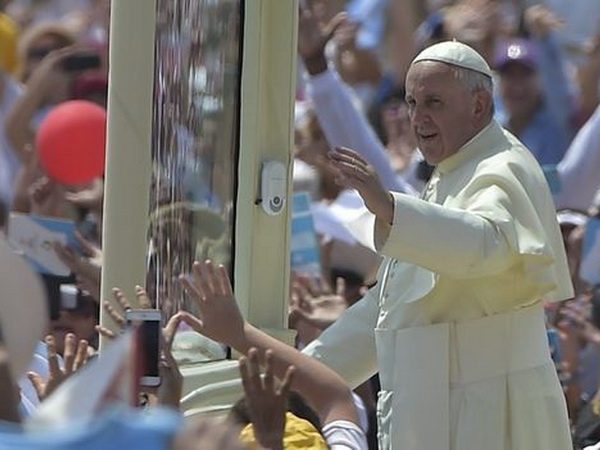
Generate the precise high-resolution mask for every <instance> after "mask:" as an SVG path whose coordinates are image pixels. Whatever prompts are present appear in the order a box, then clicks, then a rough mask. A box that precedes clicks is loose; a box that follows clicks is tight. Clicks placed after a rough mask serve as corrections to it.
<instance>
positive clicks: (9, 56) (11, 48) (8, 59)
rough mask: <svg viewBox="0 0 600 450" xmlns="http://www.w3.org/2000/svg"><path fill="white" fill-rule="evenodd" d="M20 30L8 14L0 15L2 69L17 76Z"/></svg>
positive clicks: (0, 59)
mask: <svg viewBox="0 0 600 450" xmlns="http://www.w3.org/2000/svg"><path fill="white" fill-rule="evenodd" d="M18 39H19V28H18V27H17V25H16V24H15V22H13V21H12V20H11V19H10V18H9V17H8V16H7V15H6V14H2V13H0V68H1V69H2V70H4V71H6V72H7V73H10V74H12V75H15V74H16V72H17V69H18V68H19V59H18V57H17V41H18Z"/></svg>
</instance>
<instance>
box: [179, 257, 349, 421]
mask: <svg viewBox="0 0 600 450" xmlns="http://www.w3.org/2000/svg"><path fill="white" fill-rule="evenodd" d="M181 280H182V283H183V284H184V286H185V288H186V291H187V292H188V293H189V294H190V295H191V296H192V298H194V300H196V303H197V305H198V307H199V309H200V311H201V315H202V319H198V318H196V317H194V316H192V315H191V314H189V313H185V312H182V313H180V314H181V315H182V316H183V320H184V321H185V322H186V323H187V324H188V325H190V326H191V327H192V328H193V329H195V330H196V331H198V332H199V333H202V334H203V335H205V336H207V337H209V338H211V339H215V340H218V341H221V342H223V343H224V344H226V345H229V346H231V347H233V348H234V349H236V350H237V351H239V352H240V353H242V354H245V355H246V354H248V352H249V350H250V348H252V347H254V348H256V349H257V352H258V355H259V358H260V360H261V361H264V360H265V352H266V351H267V350H269V349H270V350H272V368H273V373H274V374H275V375H276V376H277V377H279V378H280V379H283V378H284V377H285V374H286V372H287V370H288V367H289V366H294V367H295V368H296V370H295V374H294V380H293V382H292V389H294V390H296V391H297V392H299V393H300V394H301V395H302V396H303V397H304V398H305V399H306V400H307V401H308V402H309V403H310V404H311V405H312V407H313V408H314V409H315V411H316V412H317V413H318V414H319V417H320V418H321V420H322V422H323V423H329V422H331V421H334V420H348V421H351V422H353V423H358V417H357V413H356V409H355V407H354V403H353V400H352V393H351V391H350V388H349V387H348V386H347V385H346V383H345V382H344V380H342V378H341V377H340V376H339V375H337V374H336V373H335V372H333V371H332V370H331V369H329V368H328V367H326V366H325V365H323V364H321V363H320V362H318V361H317V360H316V359H313V358H311V357H309V356H306V355H304V354H302V353H300V352H298V351H297V350H296V349H294V348H292V347H289V346H288V345H286V344H283V343H282V342H279V341H278V340H276V339H274V338H272V337H270V336H269V335H267V334H265V333H263V332H262V331H260V330H259V329H257V328H256V327H254V326H252V325H251V324H249V323H248V322H246V321H245V320H244V319H243V317H242V315H241V313H240V310H239V308H238V306H237V303H236V300H235V297H234V296H233V292H232V290H231V284H230V282H229V278H228V276H227V272H226V270H225V268H224V267H222V266H220V267H219V268H218V269H215V268H214V267H213V265H212V263H211V262H210V261H207V262H205V263H202V264H200V263H198V262H196V263H195V264H194V270H193V278H192V279H189V278H187V277H182V278H181Z"/></svg>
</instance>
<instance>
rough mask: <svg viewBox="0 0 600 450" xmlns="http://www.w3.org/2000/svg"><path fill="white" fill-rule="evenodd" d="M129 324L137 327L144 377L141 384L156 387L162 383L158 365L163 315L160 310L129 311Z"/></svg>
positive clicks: (126, 313) (127, 314)
mask: <svg viewBox="0 0 600 450" xmlns="http://www.w3.org/2000/svg"><path fill="white" fill-rule="evenodd" d="M125 318H126V320H127V324H128V325H130V326H134V327H137V330H138V341H137V345H138V349H139V352H138V354H139V355H141V358H140V362H141V365H142V372H141V373H142V375H141V378H140V384H141V385H142V386H147V387H156V386H159V385H160V383H161V379H160V373H159V369H158V363H159V361H160V352H161V347H162V313H161V311H160V310H158V309H128V310H127V311H125Z"/></svg>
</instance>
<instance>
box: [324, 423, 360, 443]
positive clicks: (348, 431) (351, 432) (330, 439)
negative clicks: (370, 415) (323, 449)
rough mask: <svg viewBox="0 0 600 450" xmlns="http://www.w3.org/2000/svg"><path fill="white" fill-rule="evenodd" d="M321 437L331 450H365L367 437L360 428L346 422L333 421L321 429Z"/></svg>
mask: <svg viewBox="0 0 600 450" xmlns="http://www.w3.org/2000/svg"><path fill="white" fill-rule="evenodd" d="M322 433H323V436H324V437H325V441H326V442H327V445H329V448H330V449H332V450H363V449H364V450H366V449H368V448H369V446H368V445H367V437H366V435H365V432H364V431H363V430H361V429H360V427H359V426H358V425H356V424H354V423H352V422H348V421H347V420H334V421H333V422H330V423H328V424H327V425H325V426H324V427H323V430H322Z"/></svg>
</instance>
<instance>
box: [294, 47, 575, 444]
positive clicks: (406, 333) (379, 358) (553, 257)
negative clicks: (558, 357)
mask: <svg viewBox="0 0 600 450" xmlns="http://www.w3.org/2000/svg"><path fill="white" fill-rule="evenodd" d="M406 92H407V94H406V100H407V103H408V105H409V116H410V121H411V127H412V129H413V131H414V133H415V136H416V140H417V144H418V147H419V149H420V151H421V152H422V153H423V155H424V157H425V159H426V160H427V162H428V163H429V164H432V165H434V166H435V171H434V173H433V175H432V177H431V179H430V182H429V184H428V186H427V187H426V188H425V191H424V192H423V195H422V197H421V198H415V197H410V196H408V195H406V194H401V193H396V192H389V191H387V190H386V189H385V188H384V187H383V186H382V185H381V183H380V182H379V181H378V178H377V175H376V174H375V171H374V170H373V169H372V168H371V167H370V166H369V165H368V163H367V162H366V161H365V160H364V159H363V158H362V157H361V156H360V155H359V154H358V153H356V152H354V151H351V150H347V149H337V150H336V152H334V153H332V155H331V160H332V165H333V166H334V167H335V168H336V170H337V171H338V174H339V180H340V182H342V183H343V184H344V185H345V186H346V187H348V188H354V189H356V190H357V191H358V192H359V194H360V195H361V197H362V198H363V200H364V201H365V204H366V206H367V208H368V209H369V211H370V212H371V217H370V231H371V235H372V237H373V240H374V243H375V246H376V248H377V250H378V252H379V253H380V254H382V255H383V256H384V259H383V262H382V264H381V266H380V268H379V270H378V274H377V284H376V285H375V286H374V287H373V288H371V289H370V290H369V291H368V292H367V294H366V295H365V296H364V297H363V298H362V299H361V300H360V301H358V302H357V303H356V304H355V305H353V306H352V307H351V308H349V309H348V311H347V312H346V313H345V314H344V315H342V317H341V318H340V319H339V320H338V321H337V322H336V323H334V324H333V325H332V326H331V327H329V328H328V329H327V330H325V332H324V333H323V334H322V335H321V336H320V337H319V338H318V339H317V340H315V341H314V342H313V343H311V344H310V345H309V346H308V347H307V348H306V349H305V350H304V351H305V353H307V354H309V355H312V356H313V357H315V358H318V359H319V360H321V361H322V362H324V363H325V364H327V365H328V366H329V367H331V368H332V369H334V370H335V371H336V372H338V373H339V374H340V375H341V376H342V377H343V378H344V379H345V380H346V382H347V383H348V384H349V385H350V386H351V387H355V386H357V385H359V384H360V383H362V382H363V381H364V380H366V379H368V378H369V377H370V376H372V375H373V374H374V373H375V372H377V371H378V372H379V377H380V380H381V392H380V393H379V398H378V425H379V446H380V448H381V449H402V450H416V449H419V450H421V449H436V450H481V449H486V450H522V449H527V450H528V449H535V448H544V449H550V450H565V449H569V448H572V446H571V440H570V434H569V426H568V418H567V410H566V405H565V399H564V395H563V393H562V390H561V387H560V383H559V381H558V377H557V374H556V371H555V369H554V365H553V363H552V360H551V358H550V352H549V348H548V342H547V338H546V329H545V321H544V311H543V306H542V300H547V301H560V300H564V299H567V298H571V297H572V295H573V290H572V285H571V280H570V277H569V270H568V266H567V261H566V257H565V251H564V248H563V245H562V240H561V235H560V231H559V228H558V224H557V221H556V215H555V210H554V205H553V201H552V196H551V194H550V191H549V188H548V186H547V183H546V181H545V179H544V175H543V172H542V170H541V169H540V167H539V165H538V164H537V163H536V161H535V158H534V157H533V155H532V154H531V153H530V152H529V151H528V150H527V149H526V148H525V146H524V145H523V144H521V142H520V141H519V140H517V139H516V138H515V137H514V136H513V135H512V134H511V133H509V132H508V131H506V130H504V129H503V128H502V127H501V126H500V125H499V124H498V123H497V122H496V121H495V120H494V119H493V114H494V104H493V98H492V72H491V69H490V67H489V66H488V64H487V63H486V62H485V60H484V59H483V58H482V57H481V56H480V55H479V54H478V53H477V52H475V51H474V50H473V49H472V48H470V47H468V46H467V45H464V44H461V43H459V42H443V43H439V44H436V45H434V46H431V47H428V48H426V49H425V50H423V51H422V52H421V53H420V54H419V55H418V56H417V57H416V58H415V59H414V60H413V62H412V63H411V65H410V68H409V71H408V74H407V77H406ZM365 223H368V222H367V221H365Z"/></svg>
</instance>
